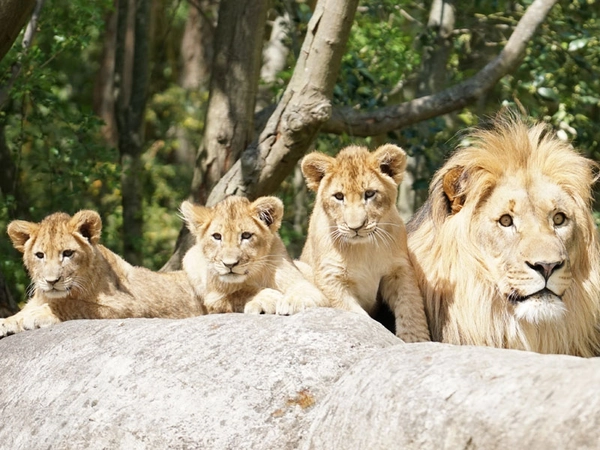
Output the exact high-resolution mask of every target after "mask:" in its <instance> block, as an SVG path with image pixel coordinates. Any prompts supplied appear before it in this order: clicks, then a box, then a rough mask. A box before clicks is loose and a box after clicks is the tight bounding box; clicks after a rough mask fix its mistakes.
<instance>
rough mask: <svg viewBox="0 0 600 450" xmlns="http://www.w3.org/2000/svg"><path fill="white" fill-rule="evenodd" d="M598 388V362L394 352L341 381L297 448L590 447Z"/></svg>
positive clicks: (465, 350) (515, 354) (599, 418)
mask: <svg viewBox="0 0 600 450" xmlns="http://www.w3.org/2000/svg"><path fill="white" fill-rule="evenodd" d="M599 385H600V359H599V358H594V359H582V358H576V357H572V356H559V355H539V354H535V353H529V352H522V351H516V350H499V349H492V348H484V347H468V346H463V347H456V346H450V345H444V344H437V343H423V344H410V345H398V346H394V347H390V348H387V349H384V350H381V351H380V352H377V353H376V354H373V355H371V356H368V357H366V358H365V359H364V360H362V361H361V362H359V363H357V364H356V365H355V366H354V367H353V368H352V370H350V371H348V372H347V373H346V374H344V375H343V376H342V378H341V379H340V380H339V381H338V383H336V385H335V386H334V387H333V389H332V390H331V392H330V394H329V395H328V397H327V398H326V399H324V400H323V401H322V402H320V403H319V405H317V406H316V409H317V414H316V417H315V420H314V422H313V425H312V426H311V429H310V431H309V434H308V437H307V439H306V440H305V441H304V442H303V445H302V448H304V449H319V450H327V449H336V450H338V449H356V450H359V449H365V450H366V449H368V450H378V449H400V448H402V449H441V448H446V449H500V448H506V449H509V448H515V449H550V448H560V449H586V448H589V449H596V448H598V446H599V445H600V389H598V386H599ZM375 399H376V400H375Z"/></svg>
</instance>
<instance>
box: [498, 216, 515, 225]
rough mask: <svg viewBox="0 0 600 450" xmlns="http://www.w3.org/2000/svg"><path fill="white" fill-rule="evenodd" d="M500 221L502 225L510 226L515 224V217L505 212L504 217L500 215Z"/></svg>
mask: <svg viewBox="0 0 600 450" xmlns="http://www.w3.org/2000/svg"><path fill="white" fill-rule="evenodd" d="M498 223H500V225H502V226H503V227H510V226H511V225H512V224H513V218H512V217H511V216H510V214H504V215H503V216H502V217H500V220H498Z"/></svg>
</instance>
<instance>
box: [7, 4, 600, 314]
mask: <svg viewBox="0 0 600 450" xmlns="http://www.w3.org/2000/svg"><path fill="white" fill-rule="evenodd" d="M11 8H13V10H11ZM599 13H600V8H599V7H598V3H597V2H596V1H595V0H568V1H567V0H563V1H557V0H534V1H504V0H494V1H482V0H466V1H461V2H458V1H456V2H454V1H445V0H433V1H406V0H394V1H392V0H379V1H375V0H362V1H360V2H358V0H345V1H344V0H319V1H318V2H316V1H311V0H305V1H302V0H272V1H268V0H220V1H219V0H187V1H186V0H122V1H120V2H113V1H112V0H98V1H93V2H90V1H84V0H69V1H66V0H0V30H3V31H0V229H2V230H5V229H6V226H7V224H8V223H9V222H10V221H11V220H13V219H15V218H19V219H25V220H33V221H39V220H41V219H42V218H43V217H44V216H46V215H47V214H50V213H52V212H55V211H59V210H60V211H65V212H68V213H70V214H72V213H74V212H76V211H77V210H79V209H83V208H90V209H94V210H97V211H98V212H99V213H100V214H101V216H102V218H103V224H104V228H103V243H104V244H105V245H106V246H108V247H109V248H111V249H112V250H114V251H116V252H118V253H119V254H121V255H123V256H124V257H125V258H126V259H127V260H128V261H130V262H132V263H134V264H138V265H143V266H146V267H149V268H151V269H156V270H158V269H161V268H163V269H174V268H177V267H178V266H179V263H180V259H181V255H182V254H183V252H184V251H185V249H186V246H187V245H189V239H188V238H189V236H186V235H185V229H184V228H182V222H181V219H180V217H179V215H178V207H179V205H180V203H181V201H182V200H184V199H188V198H189V199H192V200H194V201H196V202H200V203H207V204H214V203H215V202H216V201H218V200H219V199H221V198H223V197H224V196H225V195H228V194H231V193H237V194H240V195H246V196H248V197H251V198H252V197H256V196H259V195H265V194H275V195H277V196H279V197H280V198H282V199H283V201H284V203H285V207H286V213H285V219H284V223H283V226H282V229H281V235H282V238H283V239H284V241H285V243H286V245H287V246H288V249H289V251H290V253H291V254H292V256H298V255H299V253H300V251H301V248H302V245H303V241H304V236H305V233H306V227H307V221H308V215H309V212H310V208H311V202H312V201H313V200H314V196H311V195H310V194H308V193H307V192H306V187H305V186H304V183H303V180H302V175H301V173H300V171H299V169H298V165H297V162H298V160H299V159H300V158H301V157H302V155H303V154H305V153H306V152H307V151H310V150H319V151H324V152H327V153H329V154H332V155H333V154H335V153H336V152H337V151H339V150H340V149H341V148H343V147H344V146H346V145H349V144H359V145H366V146H368V147H370V148H374V147H376V146H378V145H380V144H383V143H387V142H392V143H395V144H397V145H400V146H401V147H403V148H404V149H405V150H406V151H407V153H408V154H409V156H410V159H409V168H408V172H407V175H406V179H405V181H404V183H403V185H402V186H401V195H400V196H399V204H398V207H399V208H400V210H401V212H402V215H403V216H404V218H405V219H408V218H409V217H410V216H411V215H412V213H413V212H414V211H415V210H416V208H418V207H419V205H420V204H421V203H422V202H423V201H424V199H425V198H426V195H427V186H428V182H429V179H430V177H431V176H432V174H433V172H434V171H435V169H436V168H437V167H439V166H440V164H441V163H442V162H443V160H444V159H445V157H446V156H447V154H448V153H449V152H450V151H451V150H452V148H453V147H455V146H456V145H458V144H460V141H461V133H460V132H461V130H464V129H465V128H467V127H470V126H473V125H476V124H478V123H479V122H480V121H481V120H482V119H484V118H485V117H486V116H489V115H493V114H495V113H496V112H497V111H498V110H500V109H501V108H503V107H513V108H516V109H519V110H521V111H525V112H526V113H527V114H528V115H530V116H532V117H533V118H535V119H538V120H543V121H546V122H548V123H550V124H551V125H552V126H553V127H554V129H555V130H557V132H558V134H559V136H560V137H561V138H563V139H567V140H570V141H572V142H573V144H574V145H575V146H576V148H578V149H579V150H580V151H582V152H583V153H584V154H585V155H586V156H588V157H591V158H593V159H595V160H600V126H599V125H600V23H599V21H598V19H599ZM15 39H16V40H15ZM13 41H14V42H13ZM28 285H29V280H28V277H27V274H26V273H25V271H24V269H23V266H22V263H21V255H20V254H19V253H18V252H17V251H16V250H14V249H13V248H12V245H11V243H10V241H9V239H8V237H7V235H6V234H5V233H4V232H3V233H2V234H0V315H7V314H9V313H10V312H14V311H15V309H16V308H17V304H18V303H19V302H22V301H24V300H25V298H26V291H27V287H28Z"/></svg>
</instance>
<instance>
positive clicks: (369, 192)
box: [365, 190, 377, 200]
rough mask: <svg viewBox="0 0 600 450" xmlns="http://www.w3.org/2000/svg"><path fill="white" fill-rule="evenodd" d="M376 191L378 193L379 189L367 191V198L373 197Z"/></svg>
mask: <svg viewBox="0 0 600 450" xmlns="http://www.w3.org/2000/svg"><path fill="white" fill-rule="evenodd" d="M376 193H377V191H372V190H368V191H365V199H367V200H368V199H370V198H373V197H374V196H375V194H376Z"/></svg>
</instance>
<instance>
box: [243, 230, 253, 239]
mask: <svg viewBox="0 0 600 450" xmlns="http://www.w3.org/2000/svg"><path fill="white" fill-rule="evenodd" d="M251 237H252V233H250V232H248V231H244V232H243V233H242V239H245V240H248V239H250V238H251Z"/></svg>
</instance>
